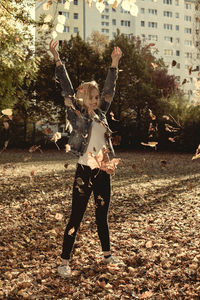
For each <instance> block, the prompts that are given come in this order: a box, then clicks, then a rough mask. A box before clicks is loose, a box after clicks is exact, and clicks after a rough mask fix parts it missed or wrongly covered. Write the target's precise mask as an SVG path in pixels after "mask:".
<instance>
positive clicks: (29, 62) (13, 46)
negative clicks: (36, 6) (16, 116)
mask: <svg viewBox="0 0 200 300" xmlns="http://www.w3.org/2000/svg"><path fill="white" fill-rule="evenodd" d="M0 21H1V28H0V49H1V50H0V61H1V64H0V109H3V108H6V107H12V106H13V105H14V103H15V102H16V101H17V99H18V98H21V97H23V93H24V91H23V88H22V86H23V84H24V81H26V85H29V84H30V83H31V81H32V79H33V78H34V76H35V72H36V70H37V66H36V63H35V59H34V57H33V50H32V49H33V48H32V46H33V37H32V35H31V32H30V28H29V25H30V23H31V21H30V19H29V14H28V13H26V10H25V5H24V4H23V1H5V0H3V1H1V3H0Z"/></svg>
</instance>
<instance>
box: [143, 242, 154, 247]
mask: <svg viewBox="0 0 200 300" xmlns="http://www.w3.org/2000/svg"><path fill="white" fill-rule="evenodd" d="M145 246H146V248H152V246H153V242H152V241H148V242H146V244H145Z"/></svg>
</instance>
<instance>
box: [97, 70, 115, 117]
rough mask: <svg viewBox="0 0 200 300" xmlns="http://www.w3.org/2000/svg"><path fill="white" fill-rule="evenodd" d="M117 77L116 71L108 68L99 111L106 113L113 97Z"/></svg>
mask: <svg viewBox="0 0 200 300" xmlns="http://www.w3.org/2000/svg"><path fill="white" fill-rule="evenodd" d="M117 77H118V69H117V68H112V67H110V68H109V70H108V74H107V77H106V81H105V83H104V88H103V92H102V95H101V104H100V109H101V110H102V111H104V112H105V113H107V111H108V109H109V107H110V104H111V102H112V100H113V97H114V95H115V88H116V81H117Z"/></svg>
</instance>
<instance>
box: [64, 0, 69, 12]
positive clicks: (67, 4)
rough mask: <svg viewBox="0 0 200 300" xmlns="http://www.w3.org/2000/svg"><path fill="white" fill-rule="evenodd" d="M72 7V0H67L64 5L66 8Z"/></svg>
mask: <svg viewBox="0 0 200 300" xmlns="http://www.w3.org/2000/svg"><path fill="white" fill-rule="evenodd" d="M69 8H70V1H66V2H65V5H64V9H66V10H69Z"/></svg>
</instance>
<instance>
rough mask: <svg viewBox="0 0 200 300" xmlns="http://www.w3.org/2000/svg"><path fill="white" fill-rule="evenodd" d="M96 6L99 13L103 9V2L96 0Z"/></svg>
mask: <svg viewBox="0 0 200 300" xmlns="http://www.w3.org/2000/svg"><path fill="white" fill-rule="evenodd" d="M96 8H97V10H98V11H99V12H100V13H102V12H103V11H104V9H105V4H104V3H103V2H97V3H96Z"/></svg>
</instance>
